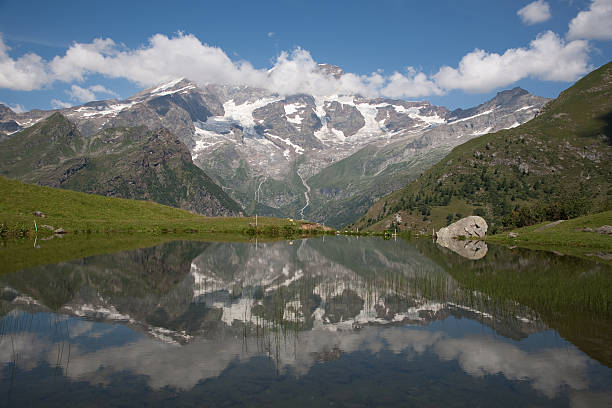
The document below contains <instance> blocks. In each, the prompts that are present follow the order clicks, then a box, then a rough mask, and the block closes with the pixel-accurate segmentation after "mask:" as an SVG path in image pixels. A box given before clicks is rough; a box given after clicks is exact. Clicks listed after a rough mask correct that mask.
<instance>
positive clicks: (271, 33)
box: [268, 31, 276, 38]
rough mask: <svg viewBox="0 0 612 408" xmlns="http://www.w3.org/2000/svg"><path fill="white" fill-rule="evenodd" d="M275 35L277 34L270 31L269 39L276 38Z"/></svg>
mask: <svg viewBox="0 0 612 408" xmlns="http://www.w3.org/2000/svg"><path fill="white" fill-rule="evenodd" d="M275 35H276V33H275V32H274V31H270V32H269V33H268V37H270V38H272V37H274V36H275Z"/></svg>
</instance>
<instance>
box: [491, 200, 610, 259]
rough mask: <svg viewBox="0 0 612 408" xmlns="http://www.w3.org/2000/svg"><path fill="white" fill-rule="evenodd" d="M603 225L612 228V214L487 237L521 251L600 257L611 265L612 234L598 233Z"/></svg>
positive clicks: (538, 225) (532, 226)
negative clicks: (546, 251) (518, 248)
mask: <svg viewBox="0 0 612 408" xmlns="http://www.w3.org/2000/svg"><path fill="white" fill-rule="evenodd" d="M604 225H612V211H605V212H601V213H597V214H590V215H585V216H582V217H577V218H573V219H571V220H566V221H562V222H558V221H557V222H550V221H549V222H543V223H540V224H536V225H530V226H528V227H523V228H517V229H514V230H511V231H504V232H503V233H500V234H495V235H491V236H489V237H487V238H486V241H487V242H491V243H495V244H503V245H507V246H517V247H522V248H530V249H543V250H555V251H558V252H562V253H565V254H568V255H577V256H587V257H597V258H600V259H604V260H608V261H611V262H612V235H609V234H601V233H598V232H597V231H596V230H597V229H598V228H600V227H602V226H604Z"/></svg>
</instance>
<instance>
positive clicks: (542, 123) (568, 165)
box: [351, 63, 612, 232]
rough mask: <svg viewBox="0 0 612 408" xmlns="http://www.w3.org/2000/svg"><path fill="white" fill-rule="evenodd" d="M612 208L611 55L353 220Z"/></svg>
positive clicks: (539, 214) (416, 220)
mask: <svg viewBox="0 0 612 408" xmlns="http://www.w3.org/2000/svg"><path fill="white" fill-rule="evenodd" d="M609 209H612V63H609V64H607V65H605V66H603V67H601V68H599V69H597V70H595V71H593V72H592V73H590V74H588V75H587V76H586V77H584V78H583V79H581V80H580V81H578V82H577V83H576V84H574V85H573V86H572V87H570V88H569V89H567V90H566V91H564V92H563V93H561V95H559V97H558V98H557V99H556V100H554V101H552V102H550V103H549V104H548V105H546V106H545V108H544V109H543V110H542V112H541V113H540V114H539V115H538V116H537V117H536V118H534V119H533V120H531V121H530V122H527V123H525V124H524V125H521V126H519V127H516V128H513V129H508V130H503V131H500V132H497V133H493V134H488V135H484V136H481V137H478V138H476V139H472V140H470V141H468V142H467V143H465V144H463V145H461V146H458V147H456V148H455V149H453V150H452V152H451V153H450V154H449V155H448V156H446V157H445V158H444V159H443V160H442V161H441V162H440V163H438V164H437V165H435V166H434V167H432V168H431V169H430V170H428V171H426V172H425V173H424V174H423V176H421V177H420V178H419V179H418V180H416V181H415V182H413V183H412V184H410V185H409V186H407V187H406V188H404V189H402V190H399V191H396V192H394V193H392V194H390V195H388V196H386V197H384V198H382V199H381V200H379V201H378V202H377V203H376V204H375V205H374V206H372V207H371V208H370V210H369V211H368V213H367V214H366V215H365V216H364V217H362V218H361V219H360V220H358V221H357V222H356V223H355V224H354V225H352V226H351V227H353V228H360V229H364V228H367V229H370V230H381V229H385V228H388V227H392V228H394V227H399V228H400V229H401V228H403V229H409V228H411V229H418V230H423V231H429V232H430V231H431V230H432V228H435V229H439V228H440V227H442V226H444V225H447V224H448V223H450V222H452V221H454V220H456V219H458V218H461V217H465V216H467V215H471V214H475V215H481V216H483V217H485V219H487V221H488V222H489V225H490V227H491V230H492V232H495V231H498V230H500V229H503V228H506V229H507V228H512V227H520V226H525V225H531V224H534V223H537V222H542V221H544V220H557V219H567V218H574V217H576V216H579V215H583V214H588V213H596V212H602V211H606V210H609Z"/></svg>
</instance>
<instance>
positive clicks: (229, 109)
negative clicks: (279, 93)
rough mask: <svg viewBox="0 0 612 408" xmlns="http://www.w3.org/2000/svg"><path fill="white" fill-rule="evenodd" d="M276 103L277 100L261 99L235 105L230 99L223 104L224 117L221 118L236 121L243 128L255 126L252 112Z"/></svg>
mask: <svg viewBox="0 0 612 408" xmlns="http://www.w3.org/2000/svg"><path fill="white" fill-rule="evenodd" d="M277 101H279V99H278V98H276V99H275V98H261V99H257V100H256V101H254V102H245V103H242V104H240V105H236V103H235V102H234V100H233V99H231V100H229V101H227V102H225V103H224V104H223V109H224V110H225V115H224V116H223V117H224V118H225V119H230V120H235V121H238V122H239V123H240V124H241V125H243V126H255V121H254V120H253V111H254V110H255V109H258V108H261V107H264V106H266V105H268V104H270V103H273V102H277Z"/></svg>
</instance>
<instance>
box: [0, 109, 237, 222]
mask: <svg viewBox="0 0 612 408" xmlns="http://www.w3.org/2000/svg"><path fill="white" fill-rule="evenodd" d="M0 152H1V154H0V155H1V157H2V160H0V162H1V163H2V164H0V173H1V174H3V175H5V176H8V177H13V178H17V179H20V180H22V181H25V182H33V183H36V184H39V185H43V186H48V187H61V188H67V189H71V190H75V191H82V192H85V193H92V194H98V195H105V196H111V197H121V198H132V199H144V200H151V201H155V202H158V203H161V204H166V205H170V206H173V207H177V208H182V209H186V210H190V211H193V212H197V213H199V214H203V215H209V216H213V215H214V216H218V215H225V216H231V215H239V214H241V213H242V209H241V207H240V206H239V205H238V204H237V203H236V202H235V201H234V200H232V199H231V198H230V197H229V196H227V194H225V193H224V192H223V191H222V189H221V188H220V187H219V186H217V185H216V184H215V183H214V182H213V181H212V179H210V178H209V177H208V176H207V175H206V173H205V172H204V171H203V170H201V169H200V168H198V167H196V166H195V165H194V164H193V162H192V160H191V155H190V153H189V151H188V149H187V148H186V147H185V146H184V145H183V144H182V142H181V141H180V140H179V139H178V138H177V137H176V136H174V135H173V134H172V133H170V132H169V131H168V130H166V129H163V128H160V129H156V130H152V131H151V130H148V129H147V128H146V127H143V126H140V127H132V128H107V129H104V130H102V131H100V132H98V133H96V134H95V135H93V136H89V137H85V136H83V135H82V134H81V132H80V131H79V130H78V128H77V125H75V124H73V123H72V122H70V121H69V120H68V119H67V118H66V117H64V116H63V115H62V114H61V113H59V112H56V113H54V114H52V115H51V116H49V117H48V118H46V119H44V120H42V121H41V122H39V123H37V124H36V125H34V126H32V127H30V128H27V129H25V130H23V131H21V132H19V133H18V134H16V135H15V136H13V137H11V138H9V139H6V140H3V141H0Z"/></svg>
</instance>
